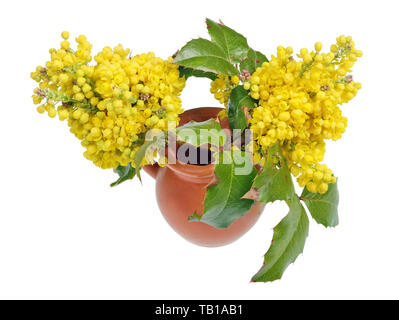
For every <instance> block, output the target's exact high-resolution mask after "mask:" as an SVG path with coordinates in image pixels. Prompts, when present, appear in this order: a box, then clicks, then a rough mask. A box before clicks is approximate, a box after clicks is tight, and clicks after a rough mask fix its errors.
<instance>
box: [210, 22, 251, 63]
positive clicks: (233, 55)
mask: <svg viewBox="0 0 399 320" xmlns="http://www.w3.org/2000/svg"><path fill="white" fill-rule="evenodd" d="M206 25H207V28H208V33H209V35H210V36H211V39H212V41H213V42H214V43H216V44H217V45H218V46H219V47H220V48H221V49H222V50H223V52H224V54H225V56H226V57H227V60H228V61H229V62H231V63H238V62H240V59H243V58H245V57H246V55H247V52H248V50H249V46H248V42H247V39H246V38H245V37H244V36H243V35H242V34H239V33H238V32H236V31H234V30H233V29H231V28H229V27H227V26H225V25H223V24H222V23H216V22H215V21H212V20H211V19H206Z"/></svg>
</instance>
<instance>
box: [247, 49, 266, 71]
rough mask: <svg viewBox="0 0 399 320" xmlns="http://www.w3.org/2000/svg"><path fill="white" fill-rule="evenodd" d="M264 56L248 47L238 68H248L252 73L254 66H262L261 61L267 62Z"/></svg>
mask: <svg viewBox="0 0 399 320" xmlns="http://www.w3.org/2000/svg"><path fill="white" fill-rule="evenodd" d="M268 61H269V60H268V59H267V58H266V56H265V55H264V54H263V53H261V52H259V51H255V50H253V49H249V51H248V54H247V56H246V57H245V58H244V60H243V61H241V63H240V70H241V71H243V70H248V71H249V73H250V74H252V73H254V71H255V70H256V68H258V67H260V66H262V63H263V62H268Z"/></svg>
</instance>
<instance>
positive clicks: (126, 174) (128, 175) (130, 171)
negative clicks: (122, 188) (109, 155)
mask: <svg viewBox="0 0 399 320" xmlns="http://www.w3.org/2000/svg"><path fill="white" fill-rule="evenodd" d="M114 172H115V173H117V174H118V175H119V179H118V180H116V181H115V182H113V183H111V187H115V186H117V185H119V184H121V183H122V182H125V181H126V180H131V179H133V178H134V176H135V175H136V169H135V168H133V167H132V164H131V163H130V162H129V164H128V165H127V166H121V165H120V166H118V168H116V169H114Z"/></svg>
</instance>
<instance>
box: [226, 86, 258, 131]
mask: <svg viewBox="0 0 399 320" xmlns="http://www.w3.org/2000/svg"><path fill="white" fill-rule="evenodd" d="M254 104H255V101H254V100H253V99H252V98H251V97H250V96H249V95H248V91H247V90H245V89H244V87H243V86H237V87H235V88H234V89H233V90H232V91H231V94H230V98H229V103H228V108H227V114H228V118H229V126H230V128H231V129H232V130H233V129H241V130H244V129H245V128H246V127H247V119H246V117H245V112H244V110H243V108H245V107H247V108H253V107H254Z"/></svg>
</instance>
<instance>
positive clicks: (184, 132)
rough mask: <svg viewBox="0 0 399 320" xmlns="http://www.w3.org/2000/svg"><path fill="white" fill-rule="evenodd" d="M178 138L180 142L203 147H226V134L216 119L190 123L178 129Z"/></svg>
mask: <svg viewBox="0 0 399 320" xmlns="http://www.w3.org/2000/svg"><path fill="white" fill-rule="evenodd" d="M176 136H177V139H178V140H179V141H183V142H185V143H189V144H192V145H194V146H197V147H199V146H201V145H203V144H207V143H209V144H213V145H216V146H220V145H224V143H225V141H226V134H225V132H224V131H223V129H222V127H221V126H220V124H219V122H217V121H216V120H215V119H209V120H206V121H203V122H195V121H190V122H188V123H186V124H185V125H183V126H180V127H178V128H176Z"/></svg>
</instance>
